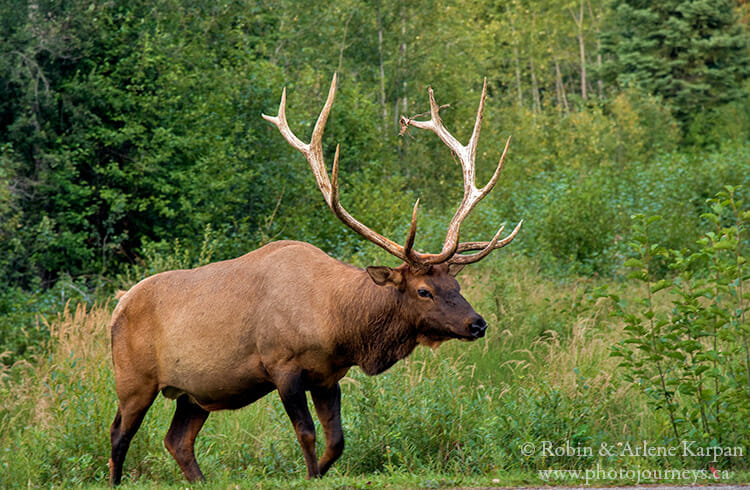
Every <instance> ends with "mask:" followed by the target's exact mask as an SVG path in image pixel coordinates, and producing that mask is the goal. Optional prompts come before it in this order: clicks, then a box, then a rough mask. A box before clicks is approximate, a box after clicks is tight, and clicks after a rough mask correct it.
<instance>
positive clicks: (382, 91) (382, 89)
mask: <svg viewBox="0 0 750 490" xmlns="http://www.w3.org/2000/svg"><path fill="white" fill-rule="evenodd" d="M380 4H381V2H378V7H377V12H378V56H379V57H380V107H381V108H382V109H383V126H382V128H381V129H382V130H383V131H385V125H386V121H387V120H388V108H387V107H386V105H385V66H384V64H383V22H382V18H381V15H380Z"/></svg>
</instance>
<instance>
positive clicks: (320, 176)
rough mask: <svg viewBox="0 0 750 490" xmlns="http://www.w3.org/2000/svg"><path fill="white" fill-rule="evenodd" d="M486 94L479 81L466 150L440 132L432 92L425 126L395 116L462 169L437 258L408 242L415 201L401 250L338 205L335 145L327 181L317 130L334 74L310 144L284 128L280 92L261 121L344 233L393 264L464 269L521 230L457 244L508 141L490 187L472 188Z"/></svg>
mask: <svg viewBox="0 0 750 490" xmlns="http://www.w3.org/2000/svg"><path fill="white" fill-rule="evenodd" d="M486 91H487V80H486V79H485V81H484V88H483V89H482V99H481V100H480V102H479V111H478V113H477V121H476V123H475V125H474V133H473V134H472V136H471V140H470V141H469V144H468V145H467V146H462V145H461V144H460V143H459V142H458V140H456V138H454V137H453V136H452V135H451V134H450V133H449V132H448V131H447V130H446V129H445V128H444V127H443V124H442V122H441V120H440V116H439V114H438V111H439V110H440V107H439V106H438V105H437V104H436V103H435V98H434V96H433V94H432V88H430V108H431V109H430V113H431V119H430V120H429V121H413V120H411V119H406V118H405V117H403V116H402V117H401V125H402V127H403V128H406V127H408V126H410V125H411V126H414V127H417V128H422V129H430V130H432V131H434V132H435V133H437V134H438V136H440V138H441V139H442V140H443V142H445V144H446V145H448V147H449V148H450V149H451V150H453V152H454V153H456V155H458V158H459V160H460V161H461V166H462V167H463V173H464V198H463V201H462V202H461V205H460V206H459V208H458V210H456V213H455V215H454V216H453V219H452V220H451V222H450V225H449V226H448V234H447V236H446V239H445V243H444V244H443V250H442V251H441V252H440V253H439V254H421V253H417V252H415V251H413V249H412V247H413V246H414V238H415V236H416V231H417V211H418V208H419V199H417V202H416V203H415V204H414V210H413V211H412V216H411V225H410V226H409V233H408V234H407V237H406V242H405V244H404V245H403V246H401V245H399V244H398V243H396V242H394V241H392V240H390V239H388V238H386V237H384V236H382V235H381V234H379V233H377V232H375V231H373V230H371V229H370V228H368V227H367V226H365V225H364V224H362V223H361V222H359V221H357V220H356V219H355V218H354V217H353V216H352V215H351V214H349V212H348V211H347V210H346V209H344V207H343V206H342V205H341V203H340V202H339V189H338V169H339V146H338V145H336V154H335V156H334V157H333V167H332V169H331V177H330V179H329V177H328V171H327V169H326V165H325V161H324V160H323V145H322V138H323V130H324V128H325V125H326V121H327V120H328V115H329V114H330V112H331V107H332V106H333V99H334V97H335V94H336V74H334V75H333V80H332V81H331V88H330V89H329V90H328V98H327V99H326V103H325V105H324V106H323V110H322V111H321V112H320V116H318V120H317V122H316V123H315V127H314V128H313V133H312V137H311V139H310V143H304V142H303V141H302V140H300V139H299V138H297V136H295V135H294V133H293V132H292V130H291V129H290V128H289V124H288V123H287V120H286V88H285V89H284V90H283V91H282V92H281V103H280V104H279V113H278V115H277V116H276V117H273V116H267V115H265V114H263V118H264V119H265V120H266V121H269V122H270V123H272V124H274V125H275V126H276V127H278V128H279V131H280V132H281V134H282V136H284V138H285V139H286V140H287V142H289V144H290V145H291V146H292V147H294V148H296V149H297V150H299V151H300V152H301V153H302V154H304V155H305V158H306V159H307V161H308V163H309V164H310V168H312V171H313V174H314V175H315V180H316V182H317V184H318V188H319V189H320V192H321V193H322V194H323V198H324V199H325V201H326V204H328V207H329V208H331V210H332V211H333V212H334V214H336V216H337V217H338V218H339V219H340V220H341V221H342V222H343V223H344V224H345V225H347V226H348V227H349V228H351V229H352V230H354V231H356V232H357V233H359V234H360V235H362V236H363V237H364V238H366V239H367V240H369V241H371V242H373V243H374V244H376V245H378V246H379V247H381V248H383V249H384V250H385V251H387V252H388V253H390V254H391V255H394V256H396V257H398V258H399V259H401V260H403V261H404V262H407V263H409V264H411V265H413V266H416V267H425V266H429V265H430V264H439V263H442V262H451V263H455V264H470V263H473V262H477V261H478V260H480V259H482V258H484V257H485V256H487V255H488V254H489V253H490V252H491V251H492V250H494V249H496V248H501V247H504V246H505V245H507V244H508V243H510V241H511V240H513V238H515V236H516V234H517V233H518V231H519V230H520V228H521V223H522V222H521V223H518V225H517V226H516V228H515V230H513V232H512V233H511V234H510V235H508V236H507V237H506V238H504V239H502V240H499V238H500V233H502V231H503V228H500V230H499V231H498V232H497V234H496V235H495V237H494V238H493V239H492V240H491V241H489V242H466V243H459V242H458V235H459V231H460V227H461V222H462V221H463V220H464V218H466V216H467V215H468V214H469V212H470V211H471V210H472V209H473V208H474V206H475V205H476V204H477V203H478V202H479V201H480V200H481V199H482V198H483V197H484V196H486V195H487V194H488V193H489V192H490V191H491V190H492V187H494V185H495V183H496V182H497V179H498V177H499V175H500V171H501V170H502V167H503V161H504V159H505V154H506V153H507V151H508V144H509V143H510V138H508V142H507V143H506V144H505V150H504V151H503V154H502V157H501V158H500V163H499V164H498V167H497V169H496V170H495V174H494V175H493V176H492V179H490V182H489V183H488V184H487V185H485V186H484V187H483V188H482V189H477V188H476V186H475V185H474V159H475V157H476V151H477V141H478V140H479V130H480V126H481V121H482V109H483V107H484V99H485V97H486ZM473 250H480V252H478V253H475V254H471V255H457V254H460V253H462V252H468V251H473Z"/></svg>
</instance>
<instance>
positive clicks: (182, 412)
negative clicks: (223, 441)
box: [164, 395, 209, 482]
mask: <svg viewBox="0 0 750 490" xmlns="http://www.w3.org/2000/svg"><path fill="white" fill-rule="evenodd" d="M208 414H209V412H208V411H206V410H204V409H202V408H201V407H200V406H198V405H197V404H195V403H193V402H192V401H191V400H190V398H189V397H188V396H187V395H181V396H180V397H179V398H177V408H176V409H175V412H174V417H173V418H172V424H171V425H170V426H169V431H168V432H167V435H166V437H165V438H164V446H166V448H167V451H169V453H170V454H171V455H172V457H174V459H175V461H177V464H178V465H180V469H181V470H182V473H183V474H184V475H185V478H187V479H188V481H190V482H194V481H202V480H205V477H204V476H203V473H201V470H200V468H199V467H198V462H197V461H196V460H195V450H194V448H195V438H196V436H197V435H198V432H199V431H200V430H201V428H202V427H203V424H204V423H205V422H206V419H207V418H208Z"/></svg>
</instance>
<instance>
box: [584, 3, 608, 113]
mask: <svg viewBox="0 0 750 490" xmlns="http://www.w3.org/2000/svg"><path fill="white" fill-rule="evenodd" d="M587 3H588V7H589V17H591V21H592V22H594V21H596V22H594V32H596V70H597V74H598V76H597V80H596V87H597V89H598V93H599V98H600V99H603V98H604V82H602V77H601V73H602V39H601V37H602V36H601V34H602V32H601V23H602V9H601V7H600V8H599V12H598V13H597V14H596V15H594V9H592V8H591V2H587Z"/></svg>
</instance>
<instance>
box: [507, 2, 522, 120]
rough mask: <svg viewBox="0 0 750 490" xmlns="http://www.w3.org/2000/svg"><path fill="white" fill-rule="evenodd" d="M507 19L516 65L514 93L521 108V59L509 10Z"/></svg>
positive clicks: (508, 10)
mask: <svg viewBox="0 0 750 490" xmlns="http://www.w3.org/2000/svg"><path fill="white" fill-rule="evenodd" d="M506 12H508V17H509V18H510V31H511V35H512V36H513V61H514V62H515V65H516V91H517V93H518V101H517V102H518V107H523V89H522V88H521V57H520V55H519V54H518V37H517V35H516V25H515V22H513V16H512V15H511V14H510V9H509V8H506Z"/></svg>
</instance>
